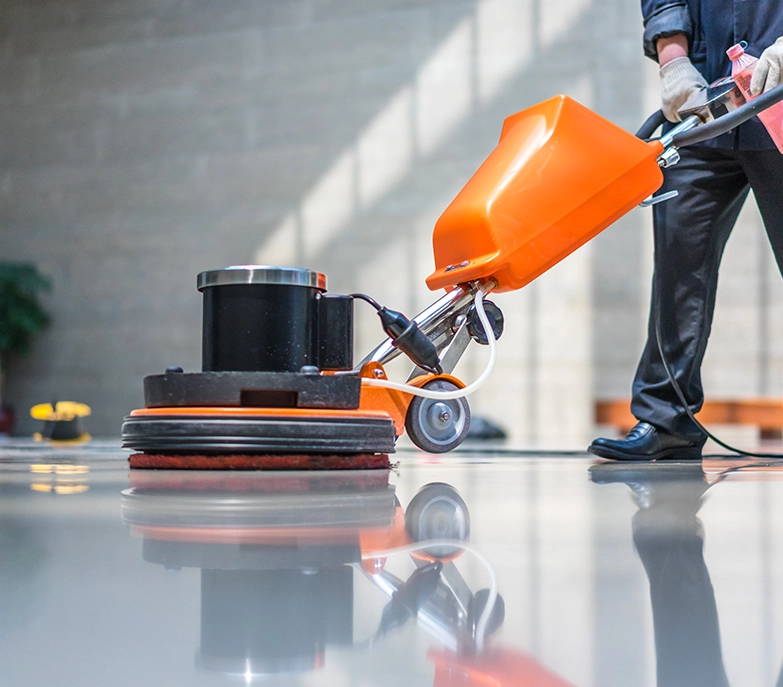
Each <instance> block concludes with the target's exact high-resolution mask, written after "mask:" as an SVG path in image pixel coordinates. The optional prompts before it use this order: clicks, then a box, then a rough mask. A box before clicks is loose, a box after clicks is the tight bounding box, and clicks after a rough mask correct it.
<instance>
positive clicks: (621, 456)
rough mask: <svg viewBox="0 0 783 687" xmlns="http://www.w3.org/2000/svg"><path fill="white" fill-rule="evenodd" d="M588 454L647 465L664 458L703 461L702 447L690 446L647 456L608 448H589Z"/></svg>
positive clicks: (669, 449)
mask: <svg viewBox="0 0 783 687" xmlns="http://www.w3.org/2000/svg"><path fill="white" fill-rule="evenodd" d="M587 452H588V453H592V454H593V455H594V456H598V457H599V458H609V459H611V460H625V461H631V462H637V463H646V462H649V461H652V460H661V459H664V458H669V459H674V460H683V461H685V460H701V446H690V447H688V448H668V449H665V450H663V451H658V453H652V454H650V455H645V454H642V453H623V452H622V451H616V450H614V449H612V448H609V447H608V446H592V445H591V446H588V447H587Z"/></svg>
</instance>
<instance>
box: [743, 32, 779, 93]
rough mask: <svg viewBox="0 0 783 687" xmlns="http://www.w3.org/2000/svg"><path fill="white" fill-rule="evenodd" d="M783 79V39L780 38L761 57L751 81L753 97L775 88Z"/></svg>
mask: <svg viewBox="0 0 783 687" xmlns="http://www.w3.org/2000/svg"><path fill="white" fill-rule="evenodd" d="M781 77H783V38H778V39H777V40H776V41H775V42H774V43H773V44H772V45H770V46H769V47H768V48H767V49H766V50H765V51H764V52H763V53H761V57H759V61H758V64H756V69H755V70H754V71H753V78H752V79H751V80H750V92H751V94H752V95H761V94H762V93H764V92H766V91H768V90H770V89H771V88H775V86H777V85H778V84H779V83H780V80H781Z"/></svg>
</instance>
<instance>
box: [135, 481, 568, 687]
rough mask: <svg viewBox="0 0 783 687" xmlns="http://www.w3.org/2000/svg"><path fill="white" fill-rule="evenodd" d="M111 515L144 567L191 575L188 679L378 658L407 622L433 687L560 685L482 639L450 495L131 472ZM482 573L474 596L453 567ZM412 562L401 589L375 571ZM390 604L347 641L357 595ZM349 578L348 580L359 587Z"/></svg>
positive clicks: (492, 617)
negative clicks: (413, 627)
mask: <svg viewBox="0 0 783 687" xmlns="http://www.w3.org/2000/svg"><path fill="white" fill-rule="evenodd" d="M130 481H131V487H130V488H129V489H127V490H125V491H124V492H123V493H122V517H123V520H124V521H125V522H126V523H127V524H128V525H129V526H130V531H131V534H132V536H135V537H139V538H142V539H143V545H142V555H143V558H144V560H145V561H148V562H150V563H154V564H157V565H162V566H164V567H166V568H169V569H179V568H200V569H201V628H200V646H199V647H198V649H197V652H196V659H195V660H196V665H197V667H198V668H199V669H201V670H204V671H209V672H213V673H220V674H223V675H225V676H231V677H236V678H244V679H245V680H246V681H248V682H251V681H254V680H256V679H260V678H262V677H264V676H272V675H280V674H284V673H288V674H291V673H305V672H308V671H313V670H317V669H318V668H321V667H323V666H324V665H325V662H326V656H327V653H328V650H329V647H347V648H352V649H353V651H354V652H356V651H365V650H368V649H370V647H372V649H373V650H381V651H382V650H383V645H384V642H385V639H386V637H387V636H388V635H390V634H391V633H393V632H396V631H397V630H399V628H401V627H402V626H404V625H405V624H406V623H409V622H416V623H418V625H419V626H420V627H421V628H422V629H424V630H426V631H427V633H428V634H429V635H430V636H431V637H432V638H433V640H434V641H433V643H432V646H431V647H430V649H429V651H428V653H427V657H428V658H429V660H430V661H432V662H433V663H434V665H435V677H434V685H435V687H452V686H453V685H460V686H461V687H471V686H476V687H478V686H479V685H490V684H491V685H496V686H497V687H511V686H512V685H519V684H520V682H519V680H520V678H522V677H524V678H525V680H526V681H527V682H526V684H531V685H535V686H536V687H564V686H566V685H567V683H566V682H565V681H563V680H562V679H561V678H559V677H558V676H556V675H554V674H553V673H551V672H550V671H549V670H548V669H547V668H545V667H544V666H542V665H540V664H539V663H538V662H536V661H535V660H533V659H532V658H530V657H528V656H527V655H525V654H523V653H522V652H519V651H517V650H515V649H510V648H507V647H502V646H500V645H497V644H496V643H494V642H491V641H486V642H485V640H489V639H490V638H491V636H492V635H493V634H494V633H495V632H496V631H497V630H498V628H500V626H501V625H502V623H503V620H504V616H505V605H504V602H503V598H502V597H501V596H500V595H499V594H497V592H496V584H495V582H494V571H493V570H492V567H491V564H489V562H488V561H486V559H484V558H483V556H482V555H481V554H480V552H478V551H476V550H475V549H473V548H472V547H471V546H470V545H469V544H468V540H469V537H470V513H469V510H468V507H467V505H466V504H465V502H464V500H463V499H462V497H461V496H460V495H459V493H458V492H457V490H456V489H455V488H454V487H452V486H451V485H449V484H445V483H431V484H427V485H425V486H423V487H422V488H421V489H420V490H419V491H418V493H417V494H416V495H415V496H414V498H413V499H411V501H410V502H409V504H408V506H407V508H405V509H403V507H402V505H401V504H400V502H399V500H398V498H397V496H396V491H395V487H394V486H393V485H391V484H390V483H389V473H388V472H386V471H356V472H353V471H350V472H349V471H341V472H333V473H301V472H298V473H291V472H274V473H273V472H268V473H233V474H226V473H204V472H202V473H191V472H179V471H178V472H152V471H150V472H147V471H134V472H132V473H131V475H130ZM467 555H476V556H477V557H478V558H479V560H482V561H483V562H484V563H485V564H486V565H487V567H488V573H489V578H490V579H491V580H492V583H491V584H490V587H489V588H487V589H480V590H478V591H476V592H475V593H474V592H473V591H472V590H471V589H470V587H469V586H468V584H467V582H466V581H465V579H464V578H463V576H462V575H461V573H460V571H459V567H458V566H459V561H460V559H461V558H462V557H463V556H467ZM391 556H405V557H409V558H410V561H411V562H412V565H411V568H412V572H411V573H410V574H409V575H408V576H407V578H405V579H403V578H400V577H398V576H396V575H395V574H392V573H391V572H390V571H389V570H387V568H386V561H387V558H389V557H391ZM362 580H365V581H366V582H368V583H372V584H373V585H375V587H377V588H378V589H380V590H382V591H383V592H384V593H385V594H386V595H387V596H388V597H389V600H388V603H386V605H385V607H384V608H383V611H382V612H381V613H380V617H379V618H378V619H377V630H376V631H375V632H374V633H373V634H372V636H371V637H370V638H368V639H362V640H359V641H355V640H354V627H353V623H354V585H355V584H360V583H361V582H362ZM357 581H358V582H357Z"/></svg>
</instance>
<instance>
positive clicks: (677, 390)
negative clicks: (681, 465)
mask: <svg viewBox="0 0 783 687" xmlns="http://www.w3.org/2000/svg"><path fill="white" fill-rule="evenodd" d="M656 286H657V285H656ZM655 291H656V293H658V294H660V291H659V290H658V289H657V288H656V290H655ZM658 300H660V297H659V298H658ZM655 339H656V343H657V344H658V355H660V356H661V363H663V369H664V370H666V376H667V377H668V378H669V383H670V384H671V385H672V388H673V389H674V393H675V394H677V398H678V399H679V401H680V403H681V404H682V407H683V409H684V410H685V413H686V415H687V416H688V417H689V418H690V420H691V422H693V424H694V425H696V426H697V427H698V428H699V429H700V430H701V431H702V432H703V433H704V435H705V436H707V437H709V438H710V439H712V440H713V441H714V442H715V443H716V444H718V446H722V447H723V448H725V449H726V450H727V451H731V452H732V453H736V454H738V455H740V456H748V457H749V458H783V453H758V452H755V451H744V450H742V449H741V448H736V447H734V446H731V445H730V444H727V443H726V442H725V441H722V440H721V439H718V437H716V436H715V435H714V434H713V433H712V432H710V431H709V430H708V429H707V428H706V427H705V426H704V425H703V424H701V422H699V421H698V420H697V419H696V416H695V415H694V414H693V411H692V410H691V407H690V405H689V404H688V401H687V400H686V399H685V394H684V393H682V389H681V388H680V385H679V384H678V382H677V380H676V379H675V377H674V374H672V371H671V368H670V367H669V362H668V361H667V360H666V356H665V355H664V352H663V343H662V341H661V309H660V303H658V307H656V308H655Z"/></svg>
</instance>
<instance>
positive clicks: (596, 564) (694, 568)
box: [0, 445, 783, 687]
mask: <svg viewBox="0 0 783 687" xmlns="http://www.w3.org/2000/svg"><path fill="white" fill-rule="evenodd" d="M398 458H399V461H400V462H399V465H398V466H397V467H396V468H395V470H393V471H391V472H386V471H371V472H363V473H356V472H343V473H330V474H323V473H320V474H312V473H228V474H227V473H184V472H165V471H160V472H155V471H135V472H133V473H129V471H128V470H127V468H126V462H125V455H124V454H123V453H121V452H119V451H117V450H116V449H114V448H113V447H112V446H110V445H103V446H92V447H91V448H84V449H81V450H75V451H74V450H72V451H70V452H63V451H62V450H54V449H49V450H41V449H33V448H31V447H27V446H22V447H16V448H14V447H11V446H6V447H5V448H0V684H2V685H4V686H12V685H13V686H16V685H25V686H27V685H49V684H51V685H134V686H136V685H166V686H167V687H170V686H176V685H220V684H237V683H240V684H241V683H242V682H243V681H244V682H254V683H255V682H259V683H261V684H272V685H329V686H332V685H335V686H340V685H346V686H349V685H350V686H365V685H366V686H368V687H369V686H375V685H377V686H379V687H380V686H390V687H391V686H395V687H396V686H403V685H404V686H406V687H409V686H413V685H416V686H418V685H420V686H422V687H425V686H426V687H430V686H431V685H435V686H437V687H453V686H455V685H461V686H467V687H472V686H479V685H481V686H488V685H496V686H498V687H511V686H517V685H534V686H537V687H552V686H560V685H577V686H585V687H586V686H588V685H595V686H596V687H597V686H599V685H600V686H602V687H604V686H613V685H617V686H622V687H628V686H631V685H642V686H644V685H667V686H668V685H688V686H690V687H693V686H701V685H704V686H707V685H710V686H715V685H718V686H720V685H727V684H731V685H737V686H739V685H742V686H743V687H747V686H755V685H759V686H762V685H765V686H766V685H770V686H771V685H776V684H781V681H780V679H779V673H780V670H781V663H782V662H783V481H781V476H783V472H781V471H780V470H778V469H777V467H776V466H775V465H759V464H748V463H736V462H729V461H725V460H724V461H712V462H709V463H705V465H704V466H701V465H699V464H696V465H694V464H676V463H671V464H668V465H655V466H651V465H642V466H630V465H619V464H611V463H604V464H598V463H597V462H596V461H594V460H591V459H589V458H588V457H587V456H585V455H561V456H558V455H538V456H536V455H519V454H511V453H499V452H498V453H491V452H474V453H470V452H460V453H455V454H452V455H448V456H441V457H433V456H428V455H425V454H422V453H414V452H406V453H402V454H398ZM406 526H407V527H406ZM444 538H445V539H449V540H454V539H459V540H463V541H464V542H468V541H469V544H466V546H467V549H463V548H462V547H461V546H459V545H456V544H454V543H453V542H452V543H451V544H449V545H446V544H444V543H443V542H441V543H440V544H439V545H435V544H430V545H429V546H427V545H426V544H425V546H426V551H428V552H429V553H430V554H436V556H437V557H440V558H441V559H443V560H435V561H434V562H433V560H432V559H427V558H426V557H421V554H420V553H418V552H412V553H411V552H409V551H407V550H405V549H404V547H405V546H410V545H412V544H415V542H417V541H418V542H422V541H429V540H433V539H444ZM392 549H402V550H401V551H398V552H395V553H390V550H392ZM493 578H494V579H496V582H497V591H498V593H499V597H498V600H497V601H496V602H495V603H494V604H493V605H491V606H490V605H489V603H488V602H491V600H492V597H493V593H492V589H493Z"/></svg>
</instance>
